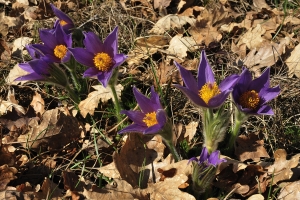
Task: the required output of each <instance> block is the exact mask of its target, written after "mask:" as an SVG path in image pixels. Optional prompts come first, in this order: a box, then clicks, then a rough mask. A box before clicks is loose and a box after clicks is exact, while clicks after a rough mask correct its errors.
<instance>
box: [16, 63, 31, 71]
mask: <svg viewBox="0 0 300 200" xmlns="http://www.w3.org/2000/svg"><path fill="white" fill-rule="evenodd" d="M19 67H20V68H21V69H23V70H24V71H26V72H30V73H32V72H34V70H33V69H32V67H31V66H30V65H29V64H28V63H19Z"/></svg>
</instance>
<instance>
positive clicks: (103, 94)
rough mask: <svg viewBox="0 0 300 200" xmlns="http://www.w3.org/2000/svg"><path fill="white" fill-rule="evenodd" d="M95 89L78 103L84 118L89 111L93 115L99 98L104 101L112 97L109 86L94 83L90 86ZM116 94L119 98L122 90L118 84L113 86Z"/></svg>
mask: <svg viewBox="0 0 300 200" xmlns="http://www.w3.org/2000/svg"><path fill="white" fill-rule="evenodd" d="M92 87H93V88H94V89H95V90H96V91H93V92H91V93H89V95H88V97H87V98H86V99H85V100H83V101H81V102H80V103H79V105H78V108H79V110H80V114H81V115H82V116H83V117H84V118H85V117H86V115H87V114H88V113H89V114H90V115H92V116H93V115H94V112H95V109H96V108H97V107H98V104H99V102H100V100H101V101H102V102H103V103H105V102H107V101H108V100H109V99H114V97H113V94H112V91H111V88H110V86H107V87H106V88H105V87H104V86H103V85H94V86H92ZM115 89H116V92H117V96H118V98H120V96H121V91H122V90H123V86H122V85H121V84H118V85H116V86H115Z"/></svg>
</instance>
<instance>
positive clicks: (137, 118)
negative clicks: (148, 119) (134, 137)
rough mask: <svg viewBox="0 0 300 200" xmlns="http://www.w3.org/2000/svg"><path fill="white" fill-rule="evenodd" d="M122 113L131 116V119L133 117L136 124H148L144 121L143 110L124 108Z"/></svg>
mask: <svg viewBox="0 0 300 200" xmlns="http://www.w3.org/2000/svg"><path fill="white" fill-rule="evenodd" d="M120 113H121V114H125V115H127V116H128V117H129V119H131V120H132V121H133V122H134V123H135V124H139V125H141V126H146V124H145V123H144V122H143V119H144V117H145V114H144V113H142V112H141V111H134V110H130V111H129V110H122V111H121V112H120Z"/></svg>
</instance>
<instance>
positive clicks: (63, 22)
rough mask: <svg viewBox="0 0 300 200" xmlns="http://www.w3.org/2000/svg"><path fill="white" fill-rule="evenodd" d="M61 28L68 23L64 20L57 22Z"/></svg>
mask: <svg viewBox="0 0 300 200" xmlns="http://www.w3.org/2000/svg"><path fill="white" fill-rule="evenodd" d="M59 23H60V25H61V26H64V25H67V24H68V23H67V22H66V21H65V20H62V19H61V20H59Z"/></svg>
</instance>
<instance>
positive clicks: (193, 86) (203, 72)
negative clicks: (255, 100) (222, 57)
mask: <svg viewBox="0 0 300 200" xmlns="http://www.w3.org/2000/svg"><path fill="white" fill-rule="evenodd" d="M174 63H175V65H176V67H177V68H178V70H179V72H180V74H181V77H182V79H183V82H184V83H185V87H183V86H181V85H174V86H175V87H176V88H178V89H180V90H181V91H182V92H183V93H184V94H185V95H186V96H187V97H188V98H189V99H190V100H191V101H192V102H193V103H195V104H196V105H198V106H201V107H205V108H216V107H219V106H220V105H222V104H223V102H224V101H225V100H226V98H227V97H228V95H229V93H230V92H231V91H232V88H233V86H234V84H235V83H236V81H237V80H238V77H239V76H238V75H231V76H228V77H227V78H225V79H224V80H223V81H222V82H221V83H220V85H218V84H217V83H216V81H215V78H214V74H213V72H212V69H211V67H210V65H209V63H208V61H207V58H206V54H205V51H202V52H201V59H200V63H199V66H198V80H197V82H196V80H195V79H194V77H193V75H192V73H191V72H189V71H188V70H186V69H185V68H183V67H182V66H181V65H180V64H178V63H177V62H174Z"/></svg>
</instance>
